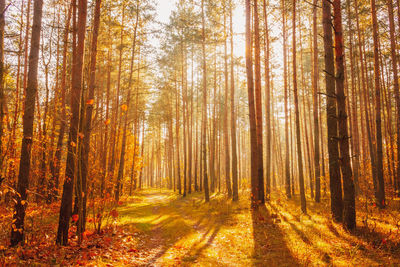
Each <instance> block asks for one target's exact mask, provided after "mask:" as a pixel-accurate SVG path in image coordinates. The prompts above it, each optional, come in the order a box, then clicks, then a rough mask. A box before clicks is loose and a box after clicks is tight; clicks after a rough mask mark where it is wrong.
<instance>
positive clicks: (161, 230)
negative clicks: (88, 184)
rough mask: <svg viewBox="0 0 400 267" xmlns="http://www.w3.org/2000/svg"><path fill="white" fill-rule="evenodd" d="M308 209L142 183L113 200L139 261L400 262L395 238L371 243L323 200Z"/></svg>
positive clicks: (169, 263) (141, 263) (172, 263)
mask: <svg viewBox="0 0 400 267" xmlns="http://www.w3.org/2000/svg"><path fill="white" fill-rule="evenodd" d="M309 212H310V214H311V216H303V215H301V213H300V211H299V209H298V206H297V203H296V200H293V201H289V202H286V201H285V203H280V199H279V198H278V199H276V200H274V201H272V202H271V204H268V205H266V207H263V208H260V209H259V210H258V211H255V212H254V211H251V210H250V209H249V202H248V200H247V199H242V200H241V201H240V202H239V203H232V202H231V201H227V200H226V199H225V198H224V196H223V195H220V196H218V195H215V196H214V197H213V199H212V201H211V202H210V203H204V201H203V198H202V195H200V194H197V193H195V194H192V195H190V196H188V197H186V198H182V197H179V196H177V195H176V194H174V193H173V192H171V191H165V190H163V191H159V190H144V191H142V192H139V193H137V195H136V196H135V197H133V198H131V199H129V200H128V201H127V202H126V204H124V205H123V206H121V207H120V208H119V214H120V219H119V225H120V226H122V227H123V228H126V229H128V231H130V232H132V233H134V235H135V236H136V237H137V247H136V249H137V253H136V255H135V261H134V262H135V264H137V265H139V266H180V265H183V266H307V265H311V266H315V265H317V266H356V265H360V264H361V265H363V266H380V265H386V264H388V263H391V264H400V256H399V255H398V253H397V252H398V250H396V251H392V250H393V249H396V244H393V243H390V245H391V246H386V244H388V243H387V242H386V241H385V242H384V243H385V244H377V245H376V246H374V244H373V243H371V242H370V238H371V236H368V242H367V241H365V240H366V239H367V237H366V236H363V235H361V234H359V235H357V234H356V235H350V234H349V233H347V232H345V231H344V230H343V229H342V228H341V227H340V225H336V224H332V223H331V222H330V219H329V214H328V212H329V209H328V206H326V205H324V204H320V205H318V206H317V205H313V204H312V203H311V205H310V206H309ZM374 238H375V239H374ZM380 238H381V237H380V236H377V237H372V240H373V242H376V240H378V243H379V242H380ZM364 239H365V240H364ZM374 240H375V241H374ZM397 249H398V247H397ZM396 255H397V256H396Z"/></svg>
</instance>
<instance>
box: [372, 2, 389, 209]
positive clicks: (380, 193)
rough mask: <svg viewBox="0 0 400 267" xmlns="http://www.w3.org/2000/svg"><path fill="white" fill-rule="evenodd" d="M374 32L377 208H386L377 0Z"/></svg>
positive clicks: (373, 10)
mask: <svg viewBox="0 0 400 267" xmlns="http://www.w3.org/2000/svg"><path fill="white" fill-rule="evenodd" d="M371 17H372V30H373V31H372V32H373V40H374V81H375V122H376V173H377V182H378V183H377V185H378V188H377V189H378V190H377V199H376V202H377V206H378V207H379V208H384V207H385V205H386V203H385V181H384V177H383V148H382V121H381V85H380V81H379V79H380V77H379V76H380V68H379V36H378V21H377V15H376V5H375V0H371Z"/></svg>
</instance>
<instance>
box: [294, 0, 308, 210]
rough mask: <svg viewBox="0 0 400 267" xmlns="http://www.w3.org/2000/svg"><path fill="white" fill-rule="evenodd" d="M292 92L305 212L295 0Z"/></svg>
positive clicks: (302, 203)
mask: <svg viewBox="0 0 400 267" xmlns="http://www.w3.org/2000/svg"><path fill="white" fill-rule="evenodd" d="M292 51H293V52H292V53H293V63H292V65H293V93H294V108H295V116H296V139H297V162H298V165H299V166H298V168H299V185H300V200H301V211H302V212H303V213H307V206H306V196H305V192H304V175H303V160H302V156H301V136H300V114H299V98H298V95H297V76H296V75H297V65H296V0H293V50H292Z"/></svg>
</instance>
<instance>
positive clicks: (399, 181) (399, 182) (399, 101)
mask: <svg viewBox="0 0 400 267" xmlns="http://www.w3.org/2000/svg"><path fill="white" fill-rule="evenodd" d="M386 3H387V5H388V9H389V27H390V50H391V54H390V56H391V60H392V71H393V87H394V94H395V98H396V107H397V116H396V118H397V119H396V125H397V166H396V169H397V172H396V174H397V177H395V183H394V184H395V185H396V187H395V189H397V192H396V193H397V195H400V91H399V74H398V66H397V53H396V51H397V50H396V37H395V35H394V33H395V31H396V27H395V24H394V14H393V13H394V11H393V1H392V0H387V1H386ZM399 10H400V9H399ZM399 12H400V11H399ZM399 14H400V13H399ZM399 22H400V18H399Z"/></svg>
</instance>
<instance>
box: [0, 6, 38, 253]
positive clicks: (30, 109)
mask: <svg viewBox="0 0 400 267" xmlns="http://www.w3.org/2000/svg"><path fill="white" fill-rule="evenodd" d="M0 9H1V6H0ZM2 10H4V8H3V9H2ZM42 13H43V0H35V2H34V7H33V24H32V37H31V48H30V52H29V71H28V80H27V87H26V91H25V92H26V97H25V101H24V116H23V122H22V123H23V139H22V145H21V159H20V165H19V175H18V184H17V192H18V195H17V199H16V204H15V212H14V215H13V222H14V223H13V224H12V228H11V246H16V245H18V244H19V243H20V242H22V241H23V240H24V219H25V210H26V206H27V203H26V199H27V189H28V187H29V171H30V167H31V150H32V141H33V121H34V116H35V100H36V94H37V90H38V63H39V47H40V32H41V28H42ZM3 15H4V14H3Z"/></svg>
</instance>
